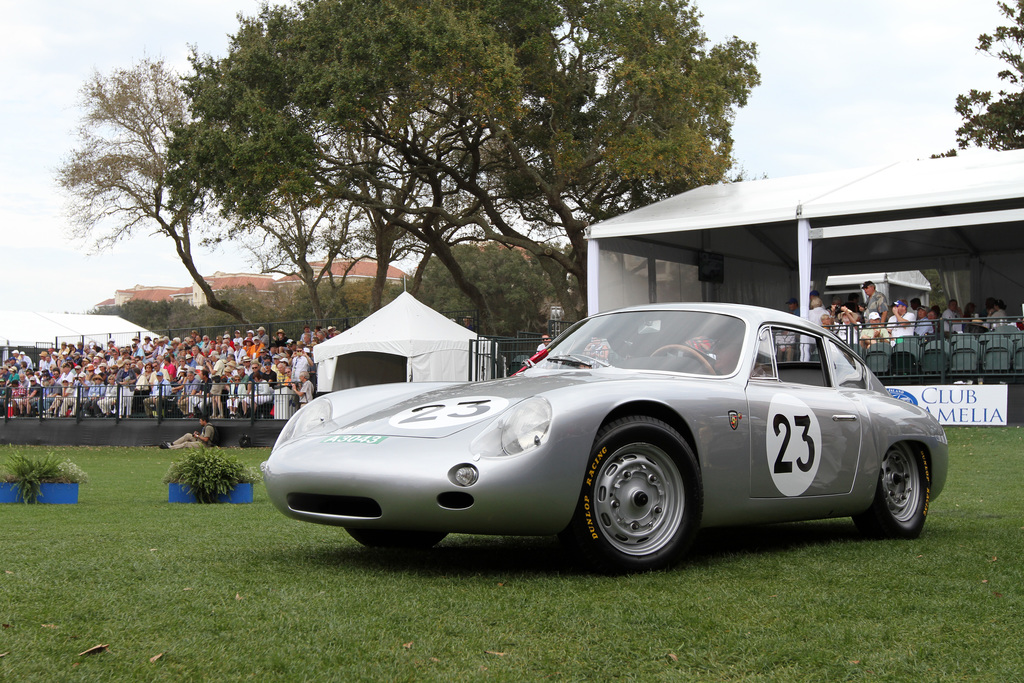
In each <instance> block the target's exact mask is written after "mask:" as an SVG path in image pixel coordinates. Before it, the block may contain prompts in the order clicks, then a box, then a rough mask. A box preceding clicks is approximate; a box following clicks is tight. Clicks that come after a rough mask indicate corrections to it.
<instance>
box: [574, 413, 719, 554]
mask: <svg viewBox="0 0 1024 683" xmlns="http://www.w3.org/2000/svg"><path fill="white" fill-rule="evenodd" d="M703 495H704V493H703V486H702V483H701V476H700V467H699V466H698V464H697V458H696V456H695V455H694V454H693V450H692V449H691V448H690V446H689V444H688V443H687V442H686V440H685V439H683V437H682V436H680V435H679V432H677V431H676V430H675V429H673V428H672V427H670V426H669V425H668V424H666V423H664V422H662V421H661V420H657V419H654V418H651V417H645V416H639V415H637V416H631V417H625V418H621V419H619V420H615V421H614V422H611V423H609V424H607V425H605V426H604V427H602V428H601V430H600V431H599V432H598V434H597V439H596V440H595V442H594V449H593V451H592V452H591V456H590V460H589V462H588V463H587V471H586V472H585V473H584V477H583V487H582V490H581V492H580V497H579V501H578V502H577V504H576V511H575V512H574V513H573V517H572V521H571V522H570V523H569V526H568V527H566V528H565V530H564V531H562V533H561V534H559V538H560V539H561V541H562V543H563V544H564V545H565V546H566V547H567V548H568V549H569V551H570V552H571V553H572V554H573V555H575V556H576V558H577V559H579V560H580V561H581V562H582V563H583V564H584V566H586V567H587V568H588V569H591V570H594V571H598V572H601V573H608V574H622V573H629V572H643V571H653V570H657V569H665V568H667V567H670V566H672V564H674V563H675V562H676V561H678V560H679V559H680V558H681V557H682V556H683V555H684V554H685V553H686V551H687V550H688V549H689V548H690V545H691V544H692V543H693V538H694V536H696V534H697V530H698V529H699V528H700V521H701V515H702V513H703V507H704V498H703Z"/></svg>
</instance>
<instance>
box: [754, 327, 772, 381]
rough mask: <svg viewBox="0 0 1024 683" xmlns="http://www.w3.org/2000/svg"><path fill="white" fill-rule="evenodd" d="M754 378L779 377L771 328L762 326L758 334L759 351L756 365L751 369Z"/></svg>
mask: <svg viewBox="0 0 1024 683" xmlns="http://www.w3.org/2000/svg"><path fill="white" fill-rule="evenodd" d="M750 377H751V378H752V379H777V377H778V375H777V374H776V372H775V345H774V344H772V334H771V330H770V329H768V328H767V327H765V328H762V329H761V332H760V333H759V334H758V336H757V353H755V354H754V366H753V367H752V368H751V369H750Z"/></svg>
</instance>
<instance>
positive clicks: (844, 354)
mask: <svg viewBox="0 0 1024 683" xmlns="http://www.w3.org/2000/svg"><path fill="white" fill-rule="evenodd" d="M827 343H828V355H829V358H830V359H831V361H830V365H831V366H832V377H833V378H834V383H835V386H837V387H849V388H853V389H865V388H866V384H865V374H864V368H863V367H861V364H860V363H859V362H858V361H857V359H856V358H854V357H853V354H851V353H850V352H849V351H848V350H847V349H844V348H842V347H841V346H839V345H838V344H836V343H835V342H833V341H831V340H828V342H827Z"/></svg>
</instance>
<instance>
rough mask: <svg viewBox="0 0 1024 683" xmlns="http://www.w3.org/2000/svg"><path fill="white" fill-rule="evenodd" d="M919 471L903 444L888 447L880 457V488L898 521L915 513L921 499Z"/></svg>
mask: <svg viewBox="0 0 1024 683" xmlns="http://www.w3.org/2000/svg"><path fill="white" fill-rule="evenodd" d="M920 481H921V473H920V471H919V469H918V466H917V459H916V458H914V456H913V454H912V453H910V451H908V450H907V448H906V447H905V446H902V445H897V446H893V447H892V448H890V449H889V452H888V453H886V454H885V458H883V459H882V489H883V490H884V491H885V504H886V506H888V508H889V513H890V514H891V515H892V516H893V519H895V520H896V521H898V522H908V521H910V520H911V519H912V518H913V517H914V515H915V514H917V509H918V503H919V501H920V499H921V487H920Z"/></svg>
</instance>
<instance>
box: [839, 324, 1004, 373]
mask: <svg viewBox="0 0 1024 683" xmlns="http://www.w3.org/2000/svg"><path fill="white" fill-rule="evenodd" d="M974 320H976V319H966V318H956V319H948V320H934V321H920V322H919V323H918V324H916V325H915V326H914V328H915V329H914V330H913V331H914V332H917V331H920V329H921V327H922V326H924V325H928V326H929V328H930V329H929V330H928V331H927V333H926V334H909V335H906V336H900V337H890V338H888V339H885V338H883V339H878V340H871V341H868V340H867V339H865V334H864V333H865V332H866V331H867V329H869V328H856V327H852V326H845V325H837V326H833V327H830V328H829V329H831V330H832V331H833V332H835V333H836V334H837V335H839V336H840V337H841V338H842V339H844V341H846V342H847V344H849V346H850V347H851V348H853V349H855V350H856V351H857V353H858V354H860V356H861V358H863V359H864V361H865V363H866V364H867V366H868V367H869V368H870V369H871V371H872V372H874V373H875V375H876V376H878V378H879V379H881V380H882V381H883V382H885V383H886V384H922V383H926V384H933V383H937V384H948V383H952V382H964V383H984V382H989V383H995V382H1001V383H1008V384H1016V383H1024V331H1021V330H1019V329H1017V327H1016V326H1015V325H1014V324H1012V321H1011V320H1010V319H1007V318H1003V319H1001V320H999V319H986V320H985V323H988V324H992V323H1002V324H997V325H995V326H993V327H992V328H991V329H988V328H986V327H985V326H984V324H983V323H979V322H975V321H974ZM1003 321H1006V322H1003ZM933 323H934V324H933ZM886 329H887V331H889V332H890V333H891V331H892V328H886Z"/></svg>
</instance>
